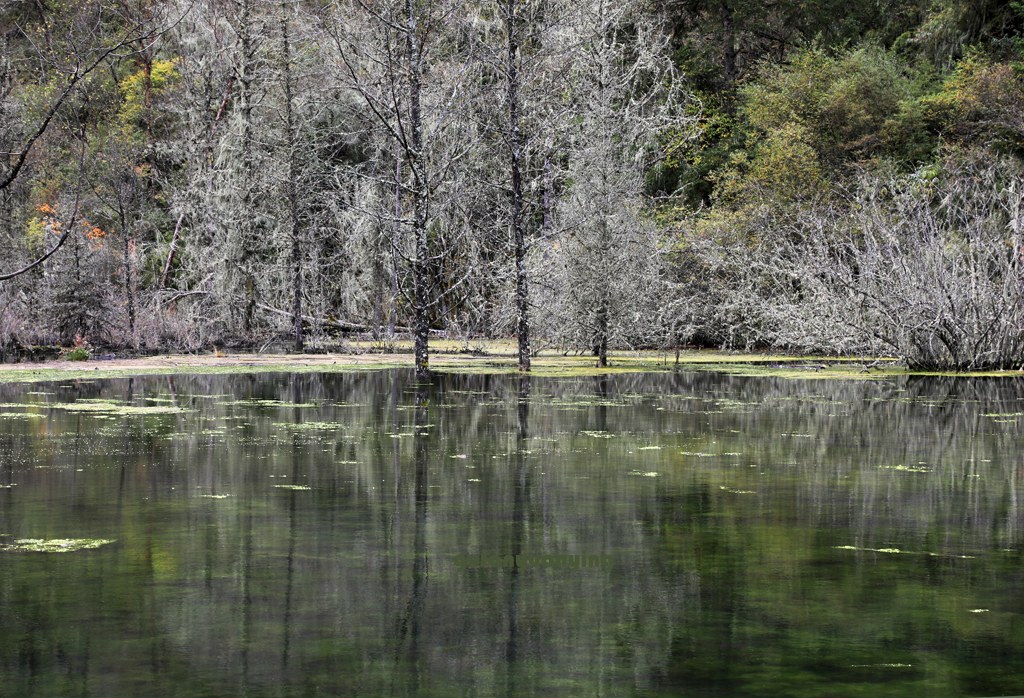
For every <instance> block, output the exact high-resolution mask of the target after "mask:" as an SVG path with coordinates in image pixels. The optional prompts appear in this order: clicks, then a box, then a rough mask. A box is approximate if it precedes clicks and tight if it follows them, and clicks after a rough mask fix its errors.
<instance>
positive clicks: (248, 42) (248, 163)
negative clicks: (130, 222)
mask: <svg viewBox="0 0 1024 698" xmlns="http://www.w3.org/2000/svg"><path fill="white" fill-rule="evenodd" d="M241 12H242V15H241V17H240V26H239V41H240V42H241V53H242V61H241V66H240V69H239V73H240V74H239V80H238V84H239V89H238V97H239V103H240V105H239V111H240V113H241V115H242V153H241V155H242V180H241V181H242V196H241V202H240V207H239V210H238V218H237V221H236V226H237V230H236V235H237V236H238V243H239V244H238V248H237V250H236V252H237V255H238V260H237V265H238V272H239V274H240V275H241V276H242V294H243V301H242V332H243V333H245V334H246V335H248V334H249V333H251V332H252V328H253V319H254V315H255V311H256V281H255V279H254V278H253V273H252V269H251V268H250V267H251V265H252V250H251V245H250V243H251V241H252V237H253V236H252V234H251V230H252V221H251V219H250V218H249V217H250V216H251V215H252V210H253V196H252V182H253V175H254V174H255V172H254V170H255V167H254V164H253V148H254V138H253V123H252V111H253V80H254V79H255V71H256V67H255V48H254V46H253V43H254V42H253V37H252V26H251V25H252V0H242V7H241Z"/></svg>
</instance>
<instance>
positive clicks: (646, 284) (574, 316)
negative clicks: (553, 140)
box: [538, 0, 685, 366]
mask: <svg viewBox="0 0 1024 698" xmlns="http://www.w3.org/2000/svg"><path fill="white" fill-rule="evenodd" d="M573 29H574V31H573V33H572V34H570V40H572V41H575V42H578V44H577V46H576V50H575V51H574V56H575V60H574V62H573V67H572V72H571V77H570V79H569V89H568V93H569V99H571V105H572V109H573V116H574V119H573V125H574V128H573V130H572V140H571V144H570V147H569V152H568V153H567V160H568V172H567V180H568V181H569V182H571V186H570V187H569V189H568V192H567V194H566V195H565V196H563V197H562V199H561V201H560V203H559V209H558V211H559V213H558V215H559V219H560V225H561V227H562V228H563V233H562V234H560V235H558V236H557V237H556V238H555V239H554V240H553V241H552V242H551V243H549V246H548V248H547V249H546V250H545V251H544V254H543V255H541V256H540V258H539V260H538V261H539V262H540V263H541V264H545V263H546V264H547V265H548V267H549V271H548V276H549V278H550V279H551V280H552V282H553V285H554V286H555V288H554V289H553V295H548V296H547V300H546V302H547V303H548V304H549V305H550V306H553V308H557V309H559V310H560V311H561V312H560V315H559V323H558V324H560V325H561V326H562V328H563V332H565V331H567V330H568V333H569V337H570V341H572V342H573V343H576V342H585V343H586V344H588V345H589V347H590V348H591V349H592V351H593V353H594V355H595V356H596V357H597V363H598V365H599V366H605V365H607V363H608V349H609V344H610V342H611V341H612V339H613V338H615V337H619V338H621V339H627V338H628V335H629V327H633V328H637V327H639V326H640V325H641V324H643V323H644V322H645V321H646V320H647V319H649V318H653V317H654V316H655V315H656V313H657V307H658V305H657V304H658V303H659V300H658V297H657V295H658V294H657V286H658V282H659V280H660V275H661V267H660V263H659V261H660V254H659V249H658V244H657V235H656V233H655V230H654V227H653V225H652V224H651V223H650V221H649V220H647V218H646V216H645V213H644V211H643V207H644V201H643V176H644V172H645V171H646V168H647V167H649V166H650V165H651V164H653V163H654V162H655V161H656V160H657V159H658V158H659V157H661V153H660V151H659V149H658V147H657V140H656V136H657V134H658V133H659V131H660V130H661V129H663V128H666V127H668V126H669V125H670V124H672V125H674V126H675V127H676V128H679V127H680V125H684V124H685V120H684V119H682V118H681V117H679V116H678V114H677V111H678V106H679V104H680V101H681V93H680V90H679V86H678V84H677V82H676V79H675V76H674V74H673V71H672V67H671V62H670V61H669V59H668V55H667V50H666V49H667V39H666V37H665V35H664V34H663V33H662V32H661V31H660V29H659V27H658V26H657V25H656V24H654V23H653V22H651V21H649V19H648V18H647V17H646V16H645V15H643V14H642V13H639V12H637V7H636V6H633V5H631V4H629V3H625V4H623V3H611V2H607V1H606V0H596V1H594V2H588V3H583V4H581V5H580V6H579V7H578V8H577V13H576V15H575V21H574V25H573ZM551 265H554V266H553V268H552V267H551ZM573 328H575V330H574V329H573Z"/></svg>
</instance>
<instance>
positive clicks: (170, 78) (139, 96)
mask: <svg viewBox="0 0 1024 698" xmlns="http://www.w3.org/2000/svg"><path fill="white" fill-rule="evenodd" d="M177 64H178V59H177V58H172V59H169V60H155V61H153V62H152V63H151V64H150V65H149V70H148V71H147V69H146V68H141V69H139V70H138V71H136V72H134V73H132V74H131V75H129V76H128V77H126V78H124V79H123V80H121V82H120V83H119V84H118V87H119V88H120V90H121V99H122V100H123V102H122V104H121V110H120V112H119V113H118V117H119V119H120V121H121V123H122V124H125V125H129V124H133V123H136V122H137V121H138V120H139V118H140V117H141V116H142V112H143V110H144V109H145V108H147V107H148V106H149V100H151V99H152V98H153V97H154V96H156V95H158V94H159V93H160V92H161V91H162V90H163V89H164V88H166V87H168V86H169V85H171V84H172V83H173V82H174V81H175V80H176V79H177V78H178V71H177V67H176V66H177Z"/></svg>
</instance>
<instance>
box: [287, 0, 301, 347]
mask: <svg viewBox="0 0 1024 698" xmlns="http://www.w3.org/2000/svg"><path fill="white" fill-rule="evenodd" d="M287 10H288V3H287V2H285V1H284V0H282V2H281V48H282V50H283V56H282V61H283V66H282V68H283V72H284V111H285V131H286V133H285V146H286V147H287V149H288V183H287V188H288V209H289V218H290V222H291V272H292V330H293V332H294V339H295V351H297V352H301V351H302V350H303V349H304V348H305V338H304V337H303V334H302V281H303V278H302V230H301V227H300V223H299V190H298V187H299V184H298V179H299V162H298V152H297V144H296V142H295V141H296V138H295V108H294V104H293V96H292V53H291V43H290V42H289V37H288V13H287Z"/></svg>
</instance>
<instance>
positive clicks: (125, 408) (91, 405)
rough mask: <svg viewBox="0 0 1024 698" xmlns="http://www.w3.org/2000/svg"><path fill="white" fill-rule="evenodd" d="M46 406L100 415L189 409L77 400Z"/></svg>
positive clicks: (141, 413)
mask: <svg viewBox="0 0 1024 698" xmlns="http://www.w3.org/2000/svg"><path fill="white" fill-rule="evenodd" d="M47 407H49V408H51V409H56V410H64V411H66V412H98V413H100V414H101V415H153V414H184V413H185V412H189V411H190V410H185V409H182V408H181V407H171V406H168V405H119V404H117V403H115V402H103V401H99V402H94V401H86V400H79V401H77V402H65V403H54V404H50V405H47Z"/></svg>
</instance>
